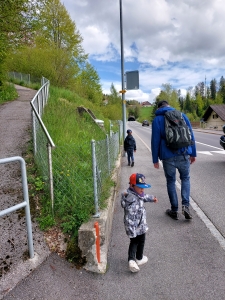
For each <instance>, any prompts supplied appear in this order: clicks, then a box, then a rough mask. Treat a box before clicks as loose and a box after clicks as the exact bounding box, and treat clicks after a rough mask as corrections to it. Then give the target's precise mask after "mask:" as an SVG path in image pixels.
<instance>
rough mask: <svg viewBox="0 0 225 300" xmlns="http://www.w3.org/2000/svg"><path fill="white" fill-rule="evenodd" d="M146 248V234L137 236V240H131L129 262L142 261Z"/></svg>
mask: <svg viewBox="0 0 225 300" xmlns="http://www.w3.org/2000/svg"><path fill="white" fill-rule="evenodd" d="M144 246H145V233H144V234H141V235H137V236H136V237H135V238H130V246H129V249H128V261H129V260H136V259H138V260H141V259H142V257H143V251H144Z"/></svg>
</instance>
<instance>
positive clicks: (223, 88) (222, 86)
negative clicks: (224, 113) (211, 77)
mask: <svg viewBox="0 0 225 300" xmlns="http://www.w3.org/2000/svg"><path fill="white" fill-rule="evenodd" d="M218 93H219V95H220V98H222V103H225V79H224V77H223V76H221V78H220V82H219V92H218Z"/></svg>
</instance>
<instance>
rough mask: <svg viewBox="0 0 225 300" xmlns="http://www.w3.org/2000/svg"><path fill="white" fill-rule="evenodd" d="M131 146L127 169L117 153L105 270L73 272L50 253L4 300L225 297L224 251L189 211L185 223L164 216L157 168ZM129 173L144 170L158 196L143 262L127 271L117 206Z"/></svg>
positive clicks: (203, 299)
mask: <svg viewBox="0 0 225 300" xmlns="http://www.w3.org/2000/svg"><path fill="white" fill-rule="evenodd" d="M137 149H138V150H137V152H136V154H135V166H134V167H133V168H130V167H128V166H127V161H126V157H122V164H121V173H120V182H121V184H120V187H119V190H118V197H117V202H116V205H115V212H114V219H113V227H112V237H111V242H110V248H109V253H108V271H107V272H106V273H105V274H94V273H90V272H87V271H85V270H83V269H80V270H78V269H76V268H74V267H73V265H72V264H70V263H69V262H66V261H65V260H64V259H62V258H60V257H59V256H57V255H56V254H51V255H50V256H49V257H48V258H47V259H46V260H45V261H44V262H43V263H42V264H41V265H40V266H39V267H38V268H37V269H36V270H34V271H33V272H32V273H31V274H30V275H29V276H28V277H27V278H25V279H23V280H22V281H21V282H20V283H18V285H17V286H16V287H15V288H14V289H13V290H11V291H9V292H8V293H7V294H5V297H4V299H7V300H11V299H17V300H20V299H21V300H22V299H23V300H28V299H29V300H30V299H36V300H41V299H43V300H45V299H46V300H53V299H54V300H59V299H60V300H61V299H64V300H67V299H68V300H70V299H71V300H72V299H78V300H82V299H94V300H98V299H106V300H115V299H120V300H133V299H136V300H137V299H138V300H145V299H146V300H149V299H151V300H178V299H179V300H183V299H184V300H186V299H191V300H195V299H196V300H215V299H225V296H224V295H225V284H224V278H225V250H224V249H223V247H221V245H220V244H219V242H218V241H217V240H216V239H215V238H214V236H212V234H211V233H210V231H209V230H208V228H207V227H206V226H205V224H204V223H203V222H202V220H201V219H200V218H199V216H198V214H197V213H196V211H194V210H193V209H192V214H193V217H194V218H193V220H191V221H188V220H185V219H184V218H183V217H182V216H181V217H180V220H179V221H175V220H172V219H170V218H169V217H168V216H166V215H165V210H166V209H167V208H169V200H168V196H167V192H166V183H165V178H164V174H163V170H162V168H161V169H160V170H155V169H154V168H153V166H152V163H151V158H150V152H149V150H148V149H147V148H146V146H145V145H144V144H143V143H141V142H140V141H139V140H137ZM196 163H197V162H196ZM134 172H140V173H143V174H145V176H146V178H147V182H149V183H150V184H151V185H152V188H151V189H149V190H148V192H149V193H151V194H154V195H156V196H157V197H158V199H159V202H158V203H156V204H153V203H148V204H146V210H147V221H148V225H149V231H148V233H147V238H146V245H145V255H147V256H148V258H149V262H148V263H147V264H146V265H143V266H142V267H141V270H140V272H138V273H130V271H129V270H128V263H127V250H128V244H129V239H128V238H127V236H126V234H125V231H124V227H123V210H122V208H121V207H120V193H121V192H122V191H123V190H125V189H126V188H127V187H128V182H129V176H130V175H131V174H132V173H134ZM9 288H10V286H9Z"/></svg>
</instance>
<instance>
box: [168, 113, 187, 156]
mask: <svg viewBox="0 0 225 300" xmlns="http://www.w3.org/2000/svg"><path fill="white" fill-rule="evenodd" d="M165 134H166V145H167V147H168V148H170V149H171V150H178V149H180V148H183V147H188V146H190V145H192V144H193V142H192V140H191V131H190V128H189V127H188V126H187V124H186V122H185V120H184V118H183V115H182V113H181V112H180V111H178V110H169V111H167V112H166V113H165Z"/></svg>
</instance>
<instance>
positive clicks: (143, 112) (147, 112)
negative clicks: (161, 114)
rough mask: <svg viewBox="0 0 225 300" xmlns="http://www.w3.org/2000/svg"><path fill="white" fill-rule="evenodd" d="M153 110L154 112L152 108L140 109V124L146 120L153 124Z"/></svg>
mask: <svg viewBox="0 0 225 300" xmlns="http://www.w3.org/2000/svg"><path fill="white" fill-rule="evenodd" d="M152 110H153V107H152V106H150V107H141V108H140V115H139V117H138V122H141V123H142V122H143V121H144V120H148V121H149V122H151V121H152V118H151V114H152Z"/></svg>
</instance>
